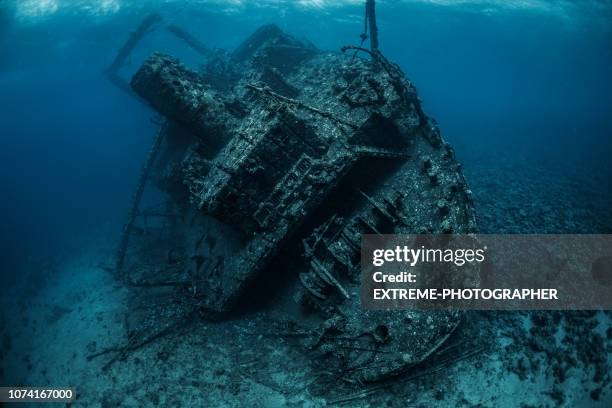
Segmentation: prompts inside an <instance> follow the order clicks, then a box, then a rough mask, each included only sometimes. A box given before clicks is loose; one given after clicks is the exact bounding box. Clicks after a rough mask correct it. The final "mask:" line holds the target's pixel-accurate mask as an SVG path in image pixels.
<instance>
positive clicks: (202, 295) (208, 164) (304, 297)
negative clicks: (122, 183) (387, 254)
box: [126, 25, 476, 381]
mask: <svg viewBox="0 0 612 408" xmlns="http://www.w3.org/2000/svg"><path fill="white" fill-rule="evenodd" d="M373 29H375V27H371V30H373ZM174 32H175V34H177V33H178V34H177V35H179V36H181V37H182V38H185V39H186V41H189V42H191V43H197V44H199V42H197V40H195V38H193V37H191V36H189V35H187V34H186V33H185V32H183V31H182V30H180V29H179V30H177V29H176V28H175V29H174ZM198 46H199V45H198ZM200 48H201V47H200ZM343 51H351V52H350V53H344V52H343V53H336V52H326V51H321V50H318V49H316V48H314V47H313V46H312V45H311V44H306V43H303V42H301V41H299V40H297V39H295V38H294V37H292V36H290V35H288V34H286V33H284V32H283V31H281V30H280V29H279V28H278V27H276V26H273V25H269V26H264V27H262V28H260V29H259V30H257V31H256V32H255V33H254V34H253V35H251V36H250V37H249V38H248V39H246V40H245V41H244V43H243V44H242V45H240V46H239V47H238V48H237V49H236V50H235V51H234V52H232V53H221V52H217V53H214V54H210V55H209V56H208V59H207V63H206V64H205V65H204V67H203V69H202V71H201V72H196V71H192V70H190V69H188V68H187V67H185V66H184V65H182V64H181V63H180V62H179V61H178V60H176V59H175V58H173V57H171V56H168V55H163V54H154V55H152V56H151V57H150V58H149V59H147V60H146V61H145V63H144V64H143V65H142V67H141V68H140V69H139V70H138V72H137V73H136V74H135V75H134V77H133V78H132V81H131V87H132V89H133V90H134V91H135V92H136V93H137V94H138V95H139V96H140V97H142V98H143V99H144V100H146V101H148V102H149V103H150V104H151V106H152V107H153V108H154V109H155V110H157V111H158V112H159V113H160V114H162V115H163V116H165V117H166V118H167V121H168V125H167V128H166V130H165V140H164V142H163V145H162V146H161V151H160V153H159V159H158V161H157V163H156V165H155V166H154V167H153V170H152V175H151V176H152V179H153V180H154V182H155V184H156V186H157V187H158V188H159V189H160V190H162V191H163V192H164V193H165V194H166V196H167V198H168V201H169V203H170V206H171V207H172V208H174V209H175V211H177V212H178V213H179V214H181V217H182V219H183V222H182V223H181V224H180V225H179V226H178V227H176V228H175V230H174V231H175V232H176V234H174V235H173V236H172V239H171V240H170V241H171V243H172V245H170V244H169V245H168V249H167V251H168V252H167V253H168V256H167V257H168V259H169V261H168V262H169V263H172V268H169V269H167V270H165V271H164V272H163V273H159V271H157V272H156V273H155V274H154V275H153V274H151V273H148V274H146V273H145V274H143V273H140V275H138V274H137V273H134V274H133V275H132V277H131V278H130V279H131V283H133V284H137V285H138V284H140V285H142V286H164V283H163V282H174V283H176V284H175V285H174V286H175V287H176V289H175V291H176V294H178V295H179V296H184V297H186V298H189V299H190V302H191V303H192V304H194V305H195V306H196V307H197V308H198V310H200V311H201V312H202V313H203V314H204V315H205V316H208V317H211V318H223V317H224V316H227V315H228V314H230V313H233V312H236V310H237V309H238V310H239V309H240V305H241V303H243V302H244V299H245V298H248V297H257V296H264V297H268V296H274V297H279V298H281V299H291V302H292V303H293V304H295V305H296V307H295V308H289V307H285V306H278V305H279V304H285V303H283V301H282V300H281V301H280V303H278V304H277V305H276V306H272V307H279V308H283V307H284V308H285V309H286V310H285V309H283V313H285V314H286V318H287V320H291V321H293V322H295V324H296V325H298V326H299V327H302V328H304V330H305V332H307V333H309V336H308V339H307V340H305V342H304V346H305V347H306V348H307V349H308V350H310V352H312V353H314V354H316V353H322V354H323V355H326V356H328V357H333V358H332V359H331V360H330V364H337V365H338V366H341V367H345V368H346V367H353V368H354V367H358V366H360V365H363V366H364V367H367V368H363V369H361V370H354V371H351V370H347V373H349V374H347V376H348V377H350V378H352V379H353V380H355V381H373V380H376V379H380V378H383V377H386V376H389V375H393V374H397V373H398V372H401V371H402V370H404V369H406V367H410V366H412V365H414V364H417V363H419V362H420V361H422V360H423V359H424V358H426V357H427V356H428V355H430V354H431V353H432V352H433V351H434V350H436V349H437V348H438V347H439V346H440V344H442V343H443V342H444V341H445V339H446V338H448V336H449V335H450V333H452V332H453V330H454V329H455V328H456V326H457V324H458V322H459V318H460V316H459V315H458V314H457V313H452V312H448V313H433V312H416V311H408V312H405V311H393V312H376V311H364V310H362V309H361V307H360V304H359V297H358V293H359V256H360V250H359V248H360V235H361V234H365V233H367V234H383V233H443V232H446V233H448V232H456V233H462V232H475V230H476V223H475V218H474V210H473V205H472V202H471V197H470V191H469V189H468V187H467V185H466V183H465V180H464V178H463V175H462V173H461V167H460V165H459V164H458V163H457V162H456V160H455V156H454V153H453V149H452V148H451V147H450V146H449V145H448V144H447V143H445V142H444V140H443V139H442V138H441V136H440V132H439V130H438V127H437V125H436V123H435V121H433V120H432V119H430V118H429V117H427V116H426V115H425V113H424V112H423V110H422V109H421V103H420V101H419V99H418V97H417V93H416V89H415V87H414V86H413V84H412V83H411V82H410V81H409V80H408V79H407V78H406V77H405V76H404V74H403V73H402V71H401V70H400V69H399V67H398V66H397V65H395V64H393V63H391V62H389V61H388V60H387V59H386V58H385V57H384V56H383V55H382V53H381V52H380V51H379V50H378V48H377V47H373V48H372V49H371V50H365V49H363V48H360V47H345V48H343ZM354 52H359V53H363V54H362V55H363V58H361V57H356V56H355V54H354ZM348 54H350V55H348ZM126 268H128V269H129V268H132V269H134V267H133V266H130V265H129V263H128V265H126ZM139 279H140V280H139ZM279 280H282V281H286V282H287V283H285V284H284V285H270V286H269V288H266V287H263V288H262V282H264V285H265V282H273V281H279ZM156 282H157V284H156ZM168 286H171V285H170V284H168ZM272 288H273V289H272ZM272 290H273V291H274V293H270V292H269V291H272ZM278 292H280V293H278ZM332 362H333V363H332Z"/></svg>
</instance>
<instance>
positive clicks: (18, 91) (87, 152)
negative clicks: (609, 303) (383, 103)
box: [0, 0, 612, 277]
mask: <svg viewBox="0 0 612 408" xmlns="http://www.w3.org/2000/svg"><path fill="white" fill-rule="evenodd" d="M150 10H155V11H158V12H159V13H160V14H162V16H163V17H164V19H165V20H164V22H165V23H176V24H179V25H181V26H183V27H185V28H186V29H188V30H189V31H190V32H191V33H193V34H194V35H195V36H196V37H198V38H200V39H201V40H202V41H203V42H204V43H205V44H207V45H208V46H210V47H219V48H228V49H231V48H233V47H235V46H236V45H237V44H238V43H239V42H240V41H241V40H242V39H243V38H244V37H245V36H246V35H248V34H249V33H250V32H252V31H253V30H254V29H256V28H257V27H258V26H259V25H260V24H263V23H270V22H273V23H276V24H278V25H279V26H281V28H283V29H285V30H286V31H288V32H290V33H292V34H294V35H295V36H297V37H300V38H308V39H309V40H311V41H312V42H313V43H314V44H315V45H316V46H318V47H320V48H324V49H333V50H337V49H339V47H340V46H341V45H343V44H348V43H355V42H358V35H359V33H360V32H361V30H362V24H363V21H362V14H363V13H362V4H361V2H360V1H324V0H318V1H315V0H313V1H307V0H305V1H290V2H272V1H261V2H249V1H225V2H223V1H216V2H215V1H163V2H162V1H158V2H156V1H144V2H129V1H123V0H104V1H103V0H91V1H67V0H61V1H60V0H36V1H34V0H20V1H7V0H4V1H0V143H1V145H0V183H1V185H2V187H3V189H2V191H3V193H2V200H1V202H0V214H1V215H0V217H1V218H0V220H1V221H0V228H1V229H0V231H1V232H0V240H1V241H2V242H1V244H2V248H3V253H4V256H3V258H2V259H1V260H0V262H1V263H2V265H3V266H2V271H3V275H4V276H5V277H10V276H12V275H14V273H13V272H14V271H18V270H19V268H20V267H21V266H22V265H24V263H25V261H26V260H27V259H29V258H32V257H43V256H47V255H57V254H58V253H71V252H73V251H79V250H80V248H82V247H83V246H84V245H86V244H87V243H88V242H90V241H95V240H96V239H98V238H99V237H100V236H109V237H110V236H114V235H118V232H119V230H120V225H121V223H122V222H123V220H124V217H125V211H126V209H127V207H128V205H129V201H130V197H131V192H132V190H133V188H134V185H135V182H136V179H137V176H138V169H139V168H140V166H141V164H142V161H143V159H144V157H145V155H146V153H147V151H148V147H149V144H150V141H151V139H152V136H153V133H154V130H155V125H154V124H152V123H151V122H150V119H151V118H152V117H153V115H154V113H153V112H152V111H151V110H150V109H148V108H147V107H146V106H144V105H143V104H141V103H140V102H138V101H136V100H134V99H133V98H131V97H130V96H128V95H127V94H125V93H124V92H122V91H120V90H118V89H117V88H116V87H114V86H113V85H112V84H111V83H109V82H108V81H107V80H106V79H105V78H104V76H103V75H102V71H103V69H104V68H105V66H106V65H108V63H109V62H110V61H112V58H113V57H114V55H115V53H116V51H117V49H118V48H119V47H120V46H121V44H123V42H124V41H125V39H126V38H127V36H128V35H129V32H130V31H131V30H133V29H134V28H135V27H136V26H137V25H138V23H139V22H140V20H141V19H142V18H143V16H144V15H146V13H147V12H148V11H150ZM378 19H379V26H380V41H381V49H382V51H383V52H384V53H385V54H386V55H387V56H388V57H389V58H390V59H391V60H394V61H396V62H398V63H399V64H400V65H401V66H402V68H403V69H404V71H405V72H406V74H407V75H408V77H409V78H410V79H412V80H413V81H414V83H415V84H416V86H417V88H418V90H419V92H420V96H421V98H422V100H423V102H424V107H425V110H426V112H427V113H428V114H429V115H431V116H433V117H435V118H436V119H437V120H438V122H439V124H440V127H441V129H442V132H443V135H444V137H445V138H446V139H447V140H448V141H449V142H450V143H451V144H452V145H453V146H454V147H455V148H456V150H457V155H458V158H459V160H460V161H461V162H462V163H463V164H464V166H465V171H466V174H467V177H468V182H469V183H470V185H471V186H472V189H473V190H474V194H475V197H476V203H477V206H478V207H479V212H480V214H479V217H480V220H481V228H482V229H483V230H484V231H486V232H508V231H512V232H610V231H611V230H612V223H611V222H610V214H609V211H607V208H608V207H607V204H610V203H612V200H610V197H611V196H612V193H611V191H612V188H611V181H610V175H611V174H612V172H611V168H610V153H611V152H612V141H611V137H610V136H611V135H612V75H610V72H612V69H611V68H612V23H611V22H612V4H610V3H609V2H604V1H580V2H575V3H574V2H569V1H550V2H549V1H544V0H539V1H535V0H534V1H520V2H518V1H517V2H512V1H507V2H502V1H461V2H451V1H444V0H438V1H417V0H413V1H387V2H379V5H378ZM156 50H162V51H166V52H169V53H171V54H174V55H177V56H179V57H180V58H181V59H182V60H183V61H185V62H186V63H187V64H188V65H191V66H192V67H194V68H197V66H198V63H199V61H198V57H197V55H196V54H194V53H193V52H192V51H190V50H189V49H188V48H187V47H186V46H185V45H184V44H182V43H180V42H179V41H178V40H176V39H173V38H171V36H169V35H168V33H167V32H165V30H163V29H159V30H157V31H155V32H154V33H152V34H151V35H150V36H148V37H147V38H146V39H145V40H144V41H143V43H142V44H141V46H140V47H139V48H138V49H137V50H136V52H135V54H134V55H133V57H132V60H131V63H130V65H129V67H127V69H126V70H124V72H123V75H124V76H125V78H129V75H130V73H131V72H133V71H134V70H135V69H136V68H137V67H138V65H139V63H140V62H141V61H142V60H143V59H144V58H145V57H146V56H147V55H148V54H149V53H150V52H152V51H156ZM566 181H567V183H566ZM513 182H517V183H514V184H512V183H513ZM513 186H514V187H513ZM517 186H518V187H517ZM521 186H525V187H526V188H525V191H522V190H521V189H520V187H521ZM530 186H531V187H530ZM549 187H550V191H547V189H548V188H549ZM513 189H514V190H513ZM510 190H511V191H510ZM530 192H532V193H533V196H530ZM560 192H561V193H560ZM559 194H561V195H562V197H560V196H559ZM510 200H512V201H515V202H513V203H512V205H510V207H508V206H509V201H510ZM534 200H535V203H536V204H535V207H536V208H535V209H534V211H535V212H536V213H537V212H538V211H540V212H541V210H538V208H540V207H542V206H546V205H550V207H551V208H553V209H554V208H556V207H555V206H556V205H557V204H558V203H559V202H563V203H564V204H563V205H564V207H563V209H561V210H559V211H552V212H550V211H549V212H548V213H546V214H545V215H543V216H542V217H543V218H542V219H541V220H538V218H537V217H536V216H535V215H533V216H532V214H531V213H529V212H527V215H526V216H525V217H524V218H526V220H525V223H523V224H522V223H521V221H520V220H521V219H520V217H519V218H517V219H514V218H513V219H507V220H504V219H503V217H505V216H509V213H511V212H512V208H514V209H515V210H516V211H518V210H519V209H520V208H522V207H523V204H525V205H527V204H529V205H530V206H531V207H534V204H533V203H534ZM507 208H510V210H509V211H506V209H507ZM496 211H497V212H496ZM568 211H569V212H572V211H574V213H572V214H568ZM550 214H553V215H550ZM555 214H556V215H555ZM567 217H573V218H572V219H573V220H574V221H572V223H571V224H569V226H568V225H566V224H563V219H566V218H567ZM557 222H558V223H557Z"/></svg>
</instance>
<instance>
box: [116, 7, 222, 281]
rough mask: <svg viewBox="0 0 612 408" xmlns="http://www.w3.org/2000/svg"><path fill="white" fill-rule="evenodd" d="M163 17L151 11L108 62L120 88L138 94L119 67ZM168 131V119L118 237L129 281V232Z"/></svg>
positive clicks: (119, 270)
mask: <svg viewBox="0 0 612 408" xmlns="http://www.w3.org/2000/svg"><path fill="white" fill-rule="evenodd" d="M161 21H162V17H161V16H160V15H159V14H157V13H151V14H149V15H148V16H147V17H145V18H144V19H143V20H142V22H141V23H140V25H139V26H138V28H137V29H136V30H135V31H133V32H132V33H131V34H130V36H129V38H128V39H127V41H126V42H125V44H123V46H122V47H121V48H120V49H119V51H118V52H117V55H116V56H115V58H114V59H113V62H112V63H111V64H110V65H109V66H108V68H107V69H106V71H105V73H106V77H107V78H108V79H109V80H110V81H111V82H112V83H113V84H114V85H116V86H117V87H118V88H119V89H121V90H123V91H125V92H127V93H128V94H130V95H131V96H134V97H135V96H136V95H135V93H134V92H133V91H132V90H131V88H130V85H129V83H128V82H127V81H125V80H124V79H122V78H121V77H120V76H119V70H120V69H121V68H122V67H123V66H124V65H125V63H126V60H127V59H128V58H129V57H130V55H131V54H132V52H133V51H134V49H135V48H136V47H137V46H138V44H140V42H141V41H142V39H143V38H144V37H145V36H147V35H148V34H150V33H151V32H153V31H154V30H155V25H156V24H158V23H159V22H161ZM166 29H167V30H168V31H169V32H170V33H171V34H173V35H174V36H176V37H177V38H179V39H181V40H182V41H184V42H185V44H187V45H188V46H189V47H190V48H192V49H193V50H195V51H196V52H198V53H199V54H200V55H202V56H204V57H207V58H210V57H212V56H214V52H213V51H212V50H211V49H209V48H208V47H206V46H205V45H204V44H203V43H202V42H200V41H199V40H198V39H197V38H196V37H194V36H193V35H191V34H189V33H188V32H187V31H185V30H184V29H182V28H181V27H179V26H177V25H174V24H171V25H169V26H167V27H166ZM167 132H168V123H167V122H163V123H162V124H161V125H160V128H159V130H158V132H157V135H156V136H155V139H154V140H153V144H152V146H151V149H150V151H149V155H148V157H147V160H146V161H145V164H144V166H143V169H142V171H141V174H140V178H139V181H138V184H137V187H136V190H135V192H134V196H133V199H132V205H131V207H130V210H129V212H128V216H127V221H126V223H125V224H124V226H123V229H122V232H121V238H120V241H119V247H118V249H117V255H116V263H115V273H116V275H117V276H118V277H119V278H121V279H123V280H124V281H126V282H128V283H129V282H130V276H129V273H126V272H125V271H124V264H125V257H126V253H127V249H128V246H129V241H130V236H131V234H132V232H133V229H134V227H135V222H136V219H137V218H138V217H139V216H142V215H146V214H143V213H142V212H141V211H140V202H141V200H142V196H143V194H144V191H145V187H146V184H147V181H148V179H149V174H150V172H151V169H152V168H153V165H154V164H155V161H156V159H157V156H158V152H159V149H160V148H161V145H162V142H163V140H164V138H165V135H166V133H167Z"/></svg>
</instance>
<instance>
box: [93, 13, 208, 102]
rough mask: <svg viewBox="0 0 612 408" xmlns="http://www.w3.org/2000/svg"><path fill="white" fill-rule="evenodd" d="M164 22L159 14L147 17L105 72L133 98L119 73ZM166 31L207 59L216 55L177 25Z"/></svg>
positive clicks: (127, 84) (169, 26) (128, 86)
mask: <svg viewBox="0 0 612 408" xmlns="http://www.w3.org/2000/svg"><path fill="white" fill-rule="evenodd" d="M162 20H163V18H162V17H161V16H160V15H159V14H157V13H151V14H149V15H148V16H147V17H145V18H144V19H143V20H142V22H141V23H140V25H139V26H138V28H136V30H134V31H132V33H131V34H130V36H129V37H128V39H127V40H126V42H125V43H124V44H123V46H122V47H121V48H120V49H119V51H118V52H117V55H116V56H115V58H114V59H113V62H112V63H111V64H110V65H109V66H108V68H106V70H105V74H106V77H107V78H108V79H109V81H111V82H112V83H113V84H114V85H116V86H117V87H118V88H119V89H121V90H122V91H125V92H127V93H129V94H130V95H131V96H136V95H135V94H134V93H133V92H132V90H131V88H130V85H129V83H128V82H127V81H126V80H124V79H123V78H121V76H120V75H119V71H120V70H121V68H123V66H125V63H126V60H127V59H128V58H129V57H130V55H132V52H133V51H134V49H135V48H136V47H137V46H138V44H140V42H141V41H142V39H143V38H144V37H146V36H147V35H149V34H150V33H152V32H153V31H155V29H156V28H155V26H156V25H157V24H158V23H160V22H161V21H162ZM166 30H168V32H169V33H170V34H172V35H174V36H175V37H177V38H178V39H180V40H182V41H183V42H184V43H185V44H187V45H188V46H189V47H190V48H191V49H193V50H194V51H196V52H197V53H198V54H200V55H202V56H204V57H206V58H211V57H213V56H214V55H215V52H214V50H211V49H210V48H208V47H206V46H205V45H204V44H203V43H202V42H201V41H200V40H198V39H197V38H196V37H195V36H193V35H191V34H190V33H188V32H187V31H185V30H184V29H183V28H181V27H179V26H177V25H176V24H170V25H168V26H166Z"/></svg>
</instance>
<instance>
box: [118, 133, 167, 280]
mask: <svg viewBox="0 0 612 408" xmlns="http://www.w3.org/2000/svg"><path fill="white" fill-rule="evenodd" d="M167 132H168V124H167V123H163V124H162V125H161V126H160V128H159V130H158V132H157V135H156V136H155V139H154V140H153V145H152V146H151V150H150V151H149V155H148V156H147V160H146V161H145V164H144V166H143V168H142V171H141V173H140V178H139V180H138V186H137V187H136V191H135V192H134V197H133V199H132V206H131V207H130V210H129V212H128V217H127V222H126V223H125V225H124V227H123V230H122V232H121V239H120V241H119V248H118V249H117V260H116V264H115V272H116V274H117V276H118V277H120V278H123V279H124V280H125V281H127V282H129V280H130V276H129V272H127V273H124V272H125V271H124V263H125V255H126V252H127V248H128V245H129V242H130V235H131V233H132V230H133V228H134V223H135V222H136V218H137V217H138V216H139V215H140V201H141V200H142V196H143V195H144V191H145V187H146V185H147V181H148V180H149V174H150V173H151V169H152V168H153V165H154V164H155V161H156V159H157V155H158V153H159V149H160V148H161V145H162V142H163V141H164V138H165V136H166V133H167Z"/></svg>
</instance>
